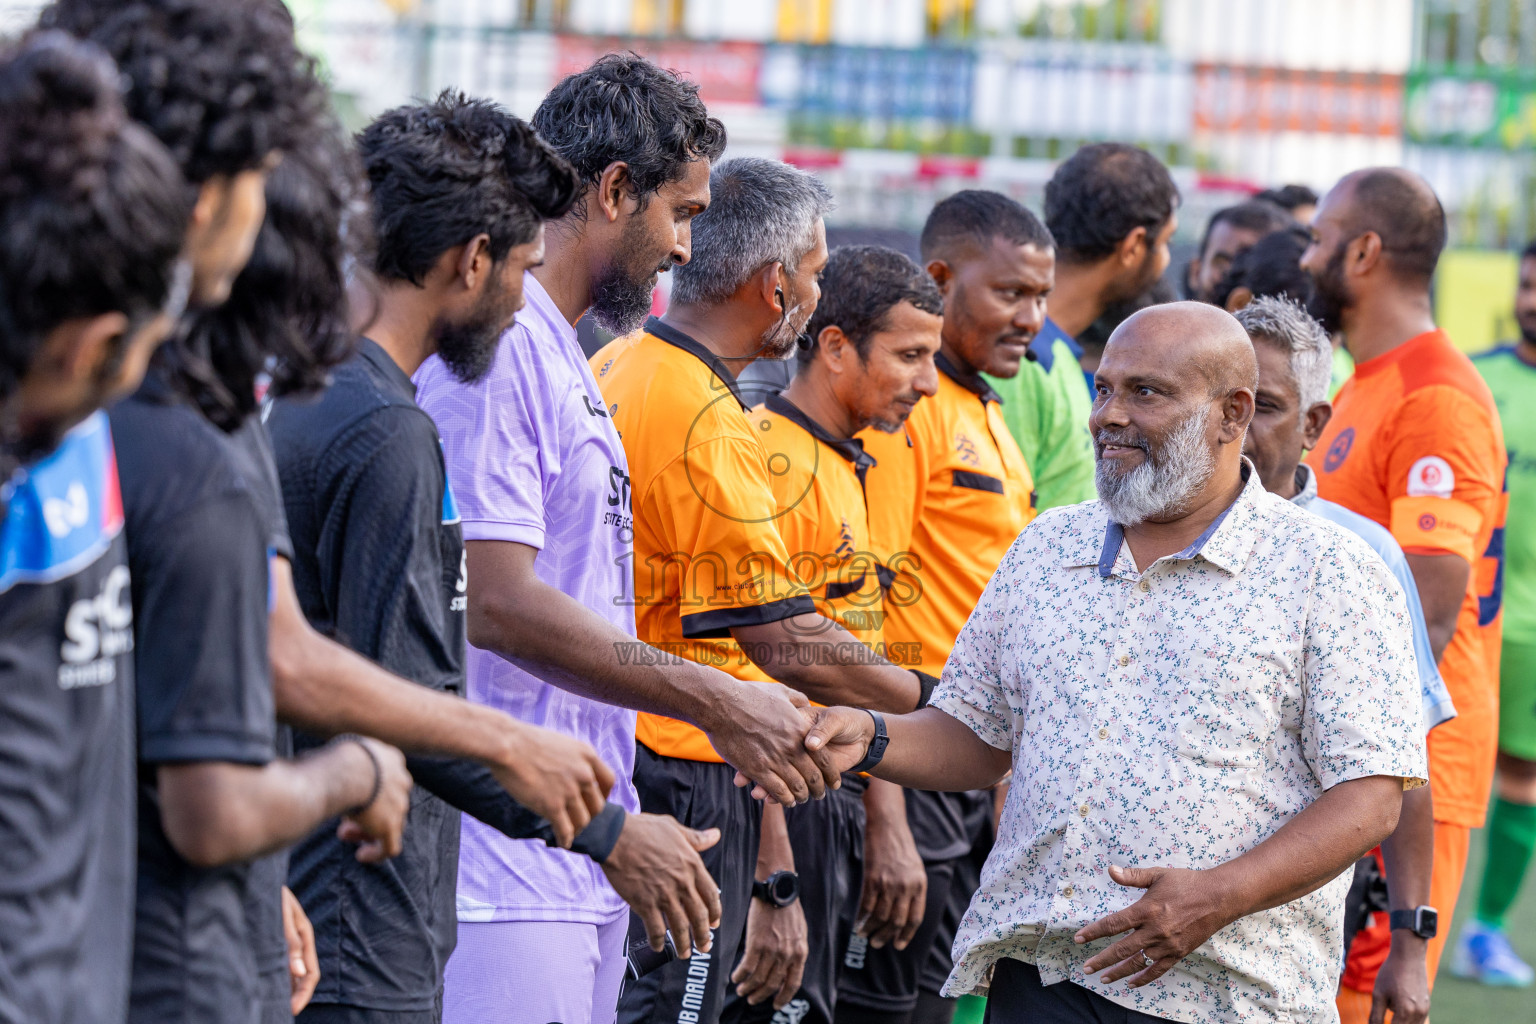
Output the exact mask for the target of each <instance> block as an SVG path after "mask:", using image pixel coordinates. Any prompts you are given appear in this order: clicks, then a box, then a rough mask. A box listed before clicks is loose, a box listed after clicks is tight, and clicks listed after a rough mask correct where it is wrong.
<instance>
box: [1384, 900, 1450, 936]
mask: <svg viewBox="0 0 1536 1024" xmlns="http://www.w3.org/2000/svg"><path fill="white" fill-rule="evenodd" d="M1387 923H1388V924H1389V925H1390V926H1391V928H1392V930H1393V931H1397V930H1399V929H1401V928H1406V929H1408V930H1409V931H1411V932H1413V934H1415V935H1417V936H1418V937H1419V938H1421V939H1432V938H1434V937H1435V933H1436V932H1438V931H1439V930H1440V911H1438V910H1436V909H1435V908H1434V907H1414V908H1413V909H1412V910H1394V911H1392V913H1390V914H1388V915H1387Z"/></svg>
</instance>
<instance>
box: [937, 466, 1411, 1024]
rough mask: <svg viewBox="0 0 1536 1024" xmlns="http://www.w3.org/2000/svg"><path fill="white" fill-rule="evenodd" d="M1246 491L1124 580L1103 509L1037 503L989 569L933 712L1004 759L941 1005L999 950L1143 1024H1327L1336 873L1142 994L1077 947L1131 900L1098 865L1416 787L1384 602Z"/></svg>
mask: <svg viewBox="0 0 1536 1024" xmlns="http://www.w3.org/2000/svg"><path fill="white" fill-rule="evenodd" d="M1244 470H1245V474H1246V475H1247V477H1248V480H1247V483H1246V485H1245V486H1244V488H1243V490H1242V492H1241V493H1240V495H1239V496H1238V498H1237V500H1236V501H1235V502H1234V503H1233V504H1232V506H1231V507H1230V508H1229V509H1228V510H1227V511H1226V512H1225V513H1223V514H1222V517H1221V518H1220V519H1218V520H1217V521H1216V522H1215V523H1214V524H1212V528H1211V529H1210V530H1208V531H1206V534H1205V535H1204V536H1202V537H1201V538H1199V539H1198V540H1197V541H1195V543H1194V544H1192V545H1190V547H1189V548H1187V549H1185V550H1184V551H1181V552H1179V553H1178V554H1175V555H1170V556H1167V557H1164V558H1160V559H1158V560H1157V561H1156V562H1154V563H1153V564H1152V565H1151V566H1149V567H1148V568H1147V569H1146V570H1144V571H1142V570H1138V568H1137V566H1136V564H1135V560H1134V559H1133V558H1132V556H1131V552H1130V548H1129V546H1128V545H1126V544H1125V543H1124V534H1123V532H1122V531H1121V530H1120V528H1119V527H1118V526H1116V525H1114V524H1112V523H1110V522H1109V519H1108V514H1107V512H1106V511H1105V508H1104V506H1103V505H1102V504H1101V503H1100V502H1097V501H1090V502H1086V503H1084V504H1081V505H1075V506H1070V507H1066V508H1058V509H1053V510H1051V511H1049V512H1047V513H1045V514H1044V515H1042V516H1040V518H1038V519H1037V520H1035V522H1034V523H1033V524H1031V525H1030V526H1029V527H1028V528H1026V529H1025V530H1024V532H1023V533H1022V534H1020V536H1019V538H1018V540H1016V541H1015V542H1014V544H1013V547H1012V548H1011V549H1010V550H1009V552H1008V554H1007V556H1006V557H1004V559H1003V561H1002V564H1001V565H999V566H998V569H997V572H996V573H995V574H994V575H993V577H992V580H991V582H990V583H989V584H988V585H987V589H986V592H985V593H984V594H983V595H982V597H981V601H980V603H978V605H977V606H976V610H975V612H974V613H973V614H972V615H971V618H970V621H969V622H967V623H966V625H965V629H964V630H963V631H962V632H961V633H960V637H959V639H958V640H957V641H956V643H955V647H954V652H953V654H951V655H950V658H949V661H948V663H947V664H946V665H945V668H944V676H943V681H942V683H941V684H940V686H939V687H938V689H937V692H936V693H935V694H934V697H933V702H932V703H933V706H935V707H937V708H939V709H941V710H943V711H944V712H946V713H947V714H949V715H952V716H953V717H955V718H956V719H958V720H959V721H961V722H964V723H965V724H966V725H967V726H969V727H970V728H971V729H972V730H974V731H975V732H976V734H977V735H978V736H980V737H981V739H983V740H984V741H986V742H987V743H988V744H990V745H991V746H994V747H997V748H998V749H1002V750H1010V751H1012V753H1013V784H1012V786H1011V787H1010V789H1009V791H1008V799H1007V802H1006V803H1005V804H1004V807H1003V814H1002V820H1001V822H1000V823H999V826H998V837H997V843H996V845H995V846H994V848H993V850H992V854H991V856H990V857H988V858H987V863H986V867H985V868H984V869H983V871H982V877H981V888H980V890H979V891H978V892H977V893H976V895H975V897H974V898H973V899H972V900H971V905H970V909H969V910H968V911H967V912H966V915H965V918H964V920H963V921H962V922H961V925H960V930H959V933H958V935H957V937H956V939H955V970H954V973H953V974H951V975H950V978H949V982H948V984H947V986H946V989H945V991H946V994H948V995H959V994H961V993H965V992H972V991H976V992H984V991H985V989H986V984H987V979H988V978H989V977H990V974H991V967H992V965H993V964H994V963H995V962H996V961H997V960H999V959H1001V958H1003V957H1012V958H1015V959H1018V960H1023V961H1025V962H1028V963H1034V964H1036V965H1037V966H1038V968H1039V970H1040V976H1041V980H1042V981H1044V982H1045V983H1046V984H1048V985H1049V984H1053V983H1055V982H1059V981H1065V980H1069V981H1072V982H1074V983H1076V984H1078V985H1081V986H1083V987H1085V988H1088V989H1090V990H1092V991H1094V992H1097V993H1098V994H1100V995H1102V996H1104V997H1106V998H1108V999H1111V1000H1113V1001H1114V1002H1116V1003H1119V1004H1121V1005H1123V1006H1128V1007H1131V1008H1133V1009H1135V1010H1138V1011H1140V1012H1142V1013H1148V1014H1152V1015H1154V1016H1158V1017H1165V1018H1168V1019H1171V1020H1179V1021H1189V1022H1201V1024H1205V1022H1209V1024H1216V1022H1218V1021H1219V1022H1223V1024H1224V1022H1228V1021H1318V1022H1333V1021H1336V1020H1337V1019H1338V1018H1337V1014H1336V1011H1335V1008H1334V993H1335V990H1336V987H1337V984H1338V976H1339V965H1340V962H1341V960H1342V958H1343V949H1342V935H1341V932H1342V920H1343V911H1344V895H1345V892H1346V891H1347V889H1348V886H1349V874H1348V872H1346V873H1344V874H1343V875H1341V876H1340V877H1338V878H1337V879H1334V880H1333V881H1332V882H1329V883H1328V884H1327V885H1325V886H1323V887H1322V888H1321V889H1319V890H1317V891H1316V892H1314V893H1312V894H1311V895H1308V896H1304V897H1302V898H1301V899H1298V900H1295V901H1293V902H1291V903H1287V904H1284V905H1283V906H1280V907H1276V908H1274V909H1272V910H1266V911H1262V912H1260V913H1257V914H1252V915H1250V916H1248V917H1245V918H1242V919H1240V920H1238V921H1235V922H1233V923H1232V924H1230V925H1228V926H1227V927H1225V928H1223V929H1221V930H1220V931H1219V932H1217V933H1216V934H1215V935H1213V936H1212V937H1211V938H1210V939H1209V940H1208V941H1207V942H1205V943H1204V944H1203V945H1202V946H1200V947H1199V948H1198V949H1197V950H1195V951H1194V952H1193V953H1191V954H1190V955H1189V956H1187V957H1185V958H1184V959H1183V960H1182V961H1180V962H1179V964H1178V965H1177V966H1175V967H1174V968H1173V969H1171V970H1170V971H1168V972H1167V973H1166V974H1164V975H1163V976H1162V977H1160V978H1158V979H1157V980H1156V981H1154V982H1152V983H1150V984H1149V985H1146V986H1145V987H1143V988H1139V989H1132V988H1130V987H1129V986H1128V985H1127V983H1126V982H1125V981H1124V980H1121V981H1118V982H1114V983H1111V984H1104V983H1102V982H1100V981H1099V980H1098V977H1097V976H1094V977H1088V976H1085V975H1084V973H1083V964H1084V962H1085V961H1087V960H1088V959H1089V958H1090V957H1092V956H1093V955H1094V954H1095V953H1097V952H1098V951H1099V950H1101V949H1103V948H1104V947H1105V946H1107V945H1108V944H1109V943H1110V942H1111V941H1113V940H1109V939H1105V940H1100V941H1097V942H1092V943H1088V944H1087V945H1084V946H1081V947H1079V946H1077V945H1076V944H1074V943H1073V941H1072V936H1073V934H1074V933H1075V932H1076V931H1077V930H1078V929H1079V928H1081V927H1082V926H1083V925H1085V924H1088V923H1089V922H1091V921H1094V920H1097V919H1098V918H1100V917H1103V916H1104V915H1106V914H1110V913H1112V912H1114V911H1116V910H1120V909H1121V908H1123V907H1126V906H1129V905H1130V904H1132V903H1134V902H1135V901H1136V900H1137V899H1139V898H1140V897H1141V895H1142V890H1139V889H1128V888H1123V887H1121V886H1120V885H1117V884H1116V883H1115V882H1114V881H1112V880H1111V879H1110V877H1109V874H1108V867H1109V865H1111V864H1121V865H1127V866H1135V867H1175V868H1211V867H1215V866H1216V865H1218V864H1222V863H1224V862H1226V861H1229V860H1232V859H1233V858H1235V857H1237V856H1239V855H1241V854H1243V853H1244V852H1246V851H1248V850H1251V849H1253V848H1254V847H1255V846H1257V845H1258V844H1259V843H1261V842H1263V841H1264V840H1265V839H1267V838H1268V837H1269V836H1271V835H1273V834H1274V833H1275V832H1276V831H1277V830H1278V829H1279V828H1280V827H1281V826H1282V825H1284V824H1285V823H1286V822H1287V821H1289V820H1290V819H1291V818H1292V817H1294V816H1295V815H1296V814H1297V813H1298V812H1299V811H1301V810H1302V808H1304V807H1306V806H1307V805H1308V804H1310V803H1311V802H1312V801H1314V800H1316V799H1317V798H1318V796H1319V795H1320V794H1321V793H1322V792H1323V791H1324V790H1326V789H1329V788H1331V787H1332V786H1335V785H1337V784H1339V783H1341V782H1346V781H1348V780H1350V779H1357V778H1363V777H1366V776H1372V775H1390V776H1396V777H1400V778H1402V779H1404V780H1405V783H1404V784H1405V785H1410V786H1411V785H1419V784H1422V780H1423V779H1424V778H1425V777H1426V773H1427V769H1426V764H1425V752H1424V739H1423V725H1422V722H1423V719H1422V714H1421V711H1420V709H1419V680H1418V674H1417V671H1416V667H1415V662H1414V658H1413V636H1412V633H1411V631H1410V628H1409V624H1408V613H1407V609H1406V606H1405V604H1404V600H1403V595H1402V589H1401V588H1400V587H1399V586H1398V585H1397V582H1396V581H1395V580H1394V579H1393V578H1392V576H1391V574H1390V573H1389V572H1388V571H1387V568H1386V566H1385V565H1383V564H1382V561H1381V559H1380V558H1378V557H1377V556H1376V554H1375V553H1374V552H1372V551H1371V550H1370V548H1368V547H1367V546H1366V545H1365V543H1364V542H1362V541H1361V540H1360V539H1359V538H1357V537H1355V536H1353V535H1350V534H1348V533H1347V532H1346V531H1344V530H1341V529H1339V528H1338V527H1335V526H1333V525H1332V524H1329V523H1321V524H1320V523H1319V520H1318V519H1317V518H1315V517H1313V516H1312V515H1310V514H1309V513H1307V512H1305V511H1303V510H1302V509H1300V508H1298V507H1296V506H1295V505H1292V504H1291V503H1290V502H1287V501H1285V500H1284V499H1281V498H1278V497H1275V496H1274V495H1271V494H1269V493H1267V492H1266V491H1265V490H1264V488H1263V486H1262V485H1261V484H1260V482H1259V479H1258V474H1257V473H1254V472H1251V469H1250V468H1249V467H1247V466H1246V465H1245V467H1244Z"/></svg>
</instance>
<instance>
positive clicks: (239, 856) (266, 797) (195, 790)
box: [157, 742, 375, 868]
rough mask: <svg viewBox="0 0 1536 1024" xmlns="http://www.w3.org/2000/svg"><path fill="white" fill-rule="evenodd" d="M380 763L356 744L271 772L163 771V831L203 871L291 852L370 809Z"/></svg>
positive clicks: (227, 766)
mask: <svg viewBox="0 0 1536 1024" xmlns="http://www.w3.org/2000/svg"><path fill="white" fill-rule="evenodd" d="M374 779H375V768H374V764H373V760H372V758H371V757H370V756H369V755H368V753H367V752H366V751H365V750H364V749H363V748H362V746H361V745H360V744H358V743H355V742H343V743H335V744H331V745H329V746H326V747H323V748H321V749H320V750H317V751H314V752H312V753H310V754H307V755H305V756H304V757H301V758H299V759H297V760H293V761H282V760H279V761H272V762H270V763H268V764H266V765H261V766H257V765H244V764H231V763H227V762H196V763H190V764H170V765H161V766H160V768H159V770H158V776H157V782H158V787H159V791H160V816H161V824H162V826H163V827H164V829H165V834H166V838H167V839H169V840H170V842H171V845H172V846H173V847H174V848H175V849H176V852H177V853H179V854H181V856H182V857H184V858H185V859H186V860H187V861H188V862H189V863H191V864H194V865H196V866H198V867H204V868H208V867H217V866H219V865H221V864H232V863H235V862H238V861H243V860H250V859H252V858H255V857H261V856H264V855H266V854H268V853H272V852H273V851H276V850H280V849H282V848H283V847H285V846H290V845H292V844H293V843H295V842H297V841H298V840H300V839H302V838H304V837H305V836H307V835H308V834H309V833H311V832H313V831H314V830H315V828H316V827H317V826H319V825H320V824H321V823H322V822H324V821H326V820H327V819H329V818H334V817H336V816H337V815H339V814H342V813H343V812H345V811H348V810H350V809H352V808H354V807H358V806H360V805H362V804H364V803H367V801H368V799H369V797H370V796H371V795H372V793H373V786H374Z"/></svg>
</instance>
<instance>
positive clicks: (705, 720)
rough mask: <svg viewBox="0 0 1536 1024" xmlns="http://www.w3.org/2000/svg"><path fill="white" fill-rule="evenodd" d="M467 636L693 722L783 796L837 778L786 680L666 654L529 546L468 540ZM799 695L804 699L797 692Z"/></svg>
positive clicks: (624, 702)
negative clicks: (551, 574)
mask: <svg viewBox="0 0 1536 1024" xmlns="http://www.w3.org/2000/svg"><path fill="white" fill-rule="evenodd" d="M465 550H466V553H467V557H468V560H469V592H468V596H469V642H470V643H472V644H474V645H475V646H476V647H480V648H483V649H485V650H489V651H495V652H496V653H497V654H499V655H500V656H502V657H503V658H506V659H507V660H508V661H510V662H512V663H513V664H515V665H518V666H520V667H521V668H524V669H526V670H527V671H529V672H531V673H534V674H536V675H537V676H539V678H541V679H545V680H547V681H548V682H550V683H551V684H553V685H555V686H558V687H560V688H561V689H565V690H570V691H571V692H572V693H579V694H581V695H582V696H584V697H591V698H593V699H594V700H600V701H604V702H606V703H609V704H617V705H619V706H620V707H627V708H633V709H635V710H636V711H648V712H651V713H653V714H659V715H666V716H667V717H669V718H676V719H679V720H681V721H685V722H689V723H691V724H693V725H696V726H698V727H699V728H700V729H702V730H704V732H705V733H707V734H708V735H709V738H710V741H711V742H712V743H714V745H715V749H716V750H717V751H719V753H720V756H721V757H723V758H725V760H726V761H727V762H729V763H730V764H732V765H734V766H735V767H736V768H738V769H740V770H741V771H742V773H743V774H744V775H745V776H747V777H748V778H750V779H752V780H753V781H754V782H756V783H757V784H758V785H759V786H761V787H762V788H763V789H764V790H765V791H766V792H767V793H768V795H769V796H771V797H772V798H773V799H774V800H777V801H779V802H780V803H795V802H797V801H800V800H805V799H806V798H807V797H811V796H820V795H822V794H824V793H825V792H826V790H827V788H828V787H829V786H836V785H837V784H838V777H837V773H836V772H835V771H832V770H830V769H827V768H823V767H821V766H818V764H817V763H816V760H815V759H814V758H813V757H812V756H811V755H810V754H808V753H807V752H806V751H805V749H804V748H803V746H802V741H803V739H804V736H805V719H804V718H803V717H802V716H801V714H800V712H799V711H798V710H797V707H796V704H795V701H794V699H793V698H794V697H796V696H800V695H798V694H794V693H792V692H791V691H788V690H786V689H785V688H784V687H779V686H768V685H757V684H751V683H743V682H741V681H740V680H738V679H735V678H734V677H732V676H729V675H727V674H725V673H724V672H721V671H720V670H718V669H714V668H710V667H708V666H706V665H700V664H697V663H696V662H692V661H688V660H687V659H684V658H679V657H676V656H673V655H669V654H666V653H664V652H662V651H659V650H657V649H656V648H654V647H650V646H648V645H646V644H643V643H641V642H640V641H638V640H636V639H635V638H634V637H632V636H630V635H629V634H627V633H625V632H624V631H623V630H620V629H617V628H615V627H614V626H613V625H612V624H611V623H609V622H607V621H605V620H604V619H602V618H601V617H600V616H598V615H595V614H593V612H592V611H591V610H590V609H588V608H586V607H585V606H583V605H582V604H581V603H580V602H578V601H576V600H575V599H573V598H572V597H570V596H569V595H568V594H565V593H563V592H562V591H560V590H558V589H556V588H555V587H552V586H550V585H549V584H547V583H545V582H544V581H543V580H541V579H539V578H538V576H537V575H536V574H535V573H534V560H535V558H536V557H537V555H538V551H537V549H535V548H531V547H529V546H527V545H526V544H515V543H512V542H510V541H469V542H468V543H467V544H466V545H465ZM800 700H801V702H803V701H804V698H803V696H800Z"/></svg>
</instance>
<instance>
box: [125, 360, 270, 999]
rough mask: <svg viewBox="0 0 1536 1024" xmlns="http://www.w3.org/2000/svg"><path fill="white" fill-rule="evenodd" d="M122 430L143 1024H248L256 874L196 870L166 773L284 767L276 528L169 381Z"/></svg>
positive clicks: (217, 437)
mask: <svg viewBox="0 0 1536 1024" xmlns="http://www.w3.org/2000/svg"><path fill="white" fill-rule="evenodd" d="M111 419H112V432H113V435H114V437H115V439H116V441H117V448H118V464H119V466H120V468H121V473H122V481H123V506H124V511H125V515H126V529H127V535H128V538H129V545H128V559H129V567H130V569H131V571H132V573H133V607H134V661H135V676H136V680H137V686H138V735H139V740H138V755H139V771H138V778H139V786H138V791H139V800H138V807H139V814H138V826H139V836H138V849H139V859H138V887H137V908H136V911H135V926H134V943H133V976H132V985H131V999H130V1006H129V1020H130V1021H134V1022H136V1024H166V1022H169V1021H193V1020H195V1021H200V1022H210V1024H225V1022H240V1024H248V1022H252V1021H256V1020H258V1019H259V1016H258V1014H259V1011H260V1006H259V1001H258V986H257V960H256V952H255V950H254V949H253V946H252V936H251V931H250V925H249V917H248V915H249V911H248V905H249V904H250V902H251V899H252V893H251V888H250V887H251V885H252V882H253V876H252V872H251V868H250V865H248V864H244V863H240V864H232V865H226V866H223V867H217V868H198V867H194V866H193V865H191V864H189V863H188V862H187V861H185V860H184V859H183V858H182V857H181V856H180V854H178V853H177V852H176V850H175V849H174V848H173V847H172V846H171V844H170V842H169V840H168V839H167V838H166V835H165V832H164V829H163V828H162V827H161V820H160V802H159V791H158V788H157V785H156V771H157V768H158V767H159V766H160V765H169V764H176V763H186V762H195V761H223V762H232V763H238V764H249V765H262V764H266V763H267V762H269V761H271V760H272V758H273V757H274V755H275V749H274V743H275V735H274V734H275V729H276V724H275V721H274V717H273V705H272V685H271V678H270V674H269V668H268V661H267V614H268V586H269V581H268V558H269V544H270V542H271V535H272V527H271V524H270V523H269V522H267V521H265V520H264V517H263V515H262V510H261V503H260V501H259V500H258V498H257V497H256V495H255V494H254V492H253V491H252V488H251V487H250V485H249V483H248V481H247V479H246V476H245V474H244V473H242V472H241V467H240V465H239V460H238V459H237V457H236V455H235V453H234V451H233V446H232V441H231V439H230V438H229V437H227V436H225V435H224V434H222V433H220V432H219V430H218V429H217V428H215V427H214V426H213V425H212V424H211V423H209V422H208V421H207V420H206V419H204V418H203V416H202V415H201V414H200V413H199V412H198V411H197V410H196V409H194V408H192V407H190V406H189V405H187V404H186V403H185V402H183V401H182V400H180V399H178V398H177V397H175V395H174V394H173V393H172V392H171V391H170V389H169V388H168V387H167V386H166V385H165V383H164V382H163V380H162V379H161V378H160V377H159V376H158V375H156V374H154V373H152V374H151V376H150V378H149V379H148V380H147V381H146V383H145V385H144V387H143V388H142V389H140V391H139V393H138V394H137V395H135V396H134V397H132V398H130V399H128V400H127V401H124V402H122V403H120V404H119V405H118V406H117V407H116V408H114V409H113V410H112V413H111ZM255 880H256V881H258V882H259V881H260V876H259V873H258V875H257V876H256V879H255ZM273 895H275V894H273Z"/></svg>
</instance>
